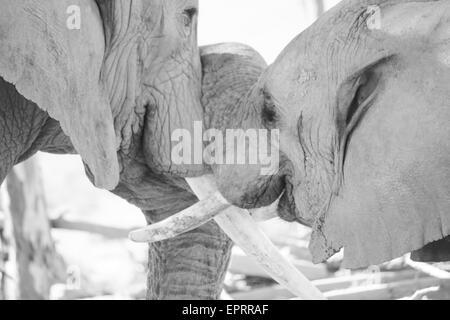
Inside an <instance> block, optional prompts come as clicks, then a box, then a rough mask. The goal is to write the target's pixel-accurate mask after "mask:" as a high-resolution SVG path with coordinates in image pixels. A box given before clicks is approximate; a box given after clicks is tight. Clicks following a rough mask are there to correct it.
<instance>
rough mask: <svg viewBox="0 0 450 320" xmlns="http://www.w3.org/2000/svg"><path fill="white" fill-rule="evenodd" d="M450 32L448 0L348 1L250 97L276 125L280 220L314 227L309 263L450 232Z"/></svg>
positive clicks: (373, 253) (393, 253) (350, 258)
mask: <svg viewBox="0 0 450 320" xmlns="http://www.w3.org/2000/svg"><path fill="white" fill-rule="evenodd" d="M449 30H450V4H449V2H448V1H407V0H388V1H379V0H378V1H377V0H370V1H369V0H366V1H360V0H357V1H356V0H344V1H342V2H341V3H340V4H339V5H338V6H336V7H335V8H333V9H332V10H330V11H329V12H327V13H326V14H324V15H323V16H322V17H321V18H320V19H319V20H318V21H317V22H316V23H315V24H314V25H312V26H311V27H310V28H309V29H307V30H306V31H304V32H303V33H302V34H300V35H299V36H298V37H297V38H295V39H294V40H293V41H292V42H291V43H290V44H289V45H288V46H287V48H286V49H285V50H284V51H283V52H282V53H281V54H280V56H279V57H278V58H277V60H276V61H275V62H274V63H273V64H272V65H271V66H270V67H269V68H268V69H267V71H266V72H265V73H264V74H263V75H262V77H261V78H260V80H259V81H258V84H257V85H256V87H255V88H254V89H253V92H252V95H251V96H249V98H248V99H247V105H251V106H253V107H254V108H256V109H258V110H259V112H260V114H261V119H262V121H263V123H264V125H265V126H266V127H268V128H279V130H280V152H281V154H282V156H283V158H284V159H285V161H283V164H282V166H281V167H280V174H281V175H282V176H283V179H284V181H285V186H286V189H285V193H284V196H283V198H282V201H281V203H280V206H279V208H280V211H281V216H283V217H289V220H297V221H299V222H301V223H304V224H306V225H309V226H311V227H312V228H313V235H312V239H311V243H310V249H311V251H312V253H313V257H314V260H315V261H317V262H318V261H323V260H326V259H327V258H328V257H330V256H331V255H332V254H334V253H335V252H337V251H338V250H340V249H341V248H344V254H345V258H344V265H345V266H347V267H350V268H360V267H365V266H368V265H372V264H379V263H381V262H384V261H387V260H390V259H393V258H396V257H399V256H401V255H403V254H405V253H408V252H411V251H413V250H417V249H420V248H422V247H423V246H425V245H426V244H428V243H430V242H433V241H437V240H440V239H442V238H444V237H446V236H448V235H449V234H450V213H449V209H450V183H449V181H450V139H449V137H450V90H449V89H450V88H449V83H450V82H449V81H450V59H449V57H450V46H449V43H450V42H449V40H450V32H449ZM239 182H240V183H241V184H242V185H244V186H249V185H251V184H252V183H253V182H252V181H251V180H248V181H242V180H240V181H239ZM251 191H252V189H251V188H250V190H249V191H247V193H248V192H250V193H251ZM253 192H254V193H257V191H255V190H253ZM233 199H234V200H235V201H237V202H238V201H239V198H238V197H235V196H233Z"/></svg>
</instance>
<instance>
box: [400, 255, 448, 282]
mask: <svg viewBox="0 0 450 320" xmlns="http://www.w3.org/2000/svg"><path fill="white" fill-rule="evenodd" d="M405 262H406V264H407V265H408V266H409V267H411V268H413V269H415V270H418V271H420V272H423V273H425V274H427V275H429V276H431V277H435V278H437V279H450V272H447V271H445V270H442V269H439V268H437V267H435V266H433V265H431V264H428V263H424V262H416V261H412V260H411V259H410V258H409V257H408V258H406V259H405Z"/></svg>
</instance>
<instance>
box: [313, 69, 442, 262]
mask: <svg viewBox="0 0 450 320" xmlns="http://www.w3.org/2000/svg"><path fill="white" fill-rule="evenodd" d="M408 81H410V80H408V79H407V76H405V77H401V76H399V77H397V78H393V79H392V80H390V81H388V82H389V83H386V86H385V88H384V89H383V91H382V92H381V93H380V95H379V97H378V98H377V101H376V103H375V104H374V105H373V106H372V107H371V109H370V110H369V111H368V113H367V114H366V115H365V117H364V118H363V119H362V122H361V123H360V126H359V127H358V128H357V129H356V130H355V131H354V133H353V135H352V137H351V140H350V142H349V145H348V150H347V156H346V160H345V165H344V184H343V186H342V188H341V190H340V193H339V195H338V196H335V197H334V198H333V199H332V202H331V204H330V209H329V211H328V213H327V214H326V215H325V216H324V217H323V221H322V222H321V223H319V224H318V225H317V226H316V228H315V231H314V234H313V237H312V242H311V249H312V252H313V255H314V258H315V260H316V261H319V260H323V259H326V258H328V256H329V255H330V254H332V253H333V252H335V251H336V250H339V249H340V248H341V247H343V248H344V254H345V258H344V265H345V266H346V267H348V268H362V267H366V266H369V265H374V264H379V263H382V262H384V261H388V260H391V259H393V258H396V257H399V256H401V255H403V254H405V253H408V252H410V251H413V250H417V249H420V248H421V247H423V246H424V245H426V244H427V243H430V242H432V241H436V240H439V239H441V238H443V237H445V236H447V235H449V234H450V210H449V209H450V139H449V138H450V94H449V93H447V92H448V90H446V89H447V88H442V85H440V83H443V82H441V81H431V82H430V83H425V85H423V83H422V84H421V85H420V86H419V85H417V87H413V86H411V84H408ZM446 83H448V82H446ZM386 88H387V89H386Z"/></svg>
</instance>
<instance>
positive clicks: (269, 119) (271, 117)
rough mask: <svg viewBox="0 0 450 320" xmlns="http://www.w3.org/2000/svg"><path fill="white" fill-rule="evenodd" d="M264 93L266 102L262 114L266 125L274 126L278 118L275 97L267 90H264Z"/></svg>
mask: <svg viewBox="0 0 450 320" xmlns="http://www.w3.org/2000/svg"><path fill="white" fill-rule="evenodd" d="M262 94H263V97H264V103H263V108H262V114H261V117H262V121H263V124H264V125H265V126H266V127H274V126H275V124H276V122H277V120H278V116H277V111H276V106H275V102H274V99H273V97H272V95H271V94H270V93H269V92H268V91H267V90H263V91H262Z"/></svg>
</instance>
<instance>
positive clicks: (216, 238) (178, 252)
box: [147, 222, 232, 300]
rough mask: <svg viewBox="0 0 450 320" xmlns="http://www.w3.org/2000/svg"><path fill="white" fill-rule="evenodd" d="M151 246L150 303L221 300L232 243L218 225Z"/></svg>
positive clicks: (205, 225) (206, 226)
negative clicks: (181, 300)
mask: <svg viewBox="0 0 450 320" xmlns="http://www.w3.org/2000/svg"><path fill="white" fill-rule="evenodd" d="M149 246H150V247H149V266H148V267H149V270H148V278H147V279H148V280H147V288H148V289H147V298H148V299H152V300H160V299H165V300H167V299H201V300H208V299H218V298H219V296H220V293H221V291H222V283H223V280H224V276H225V272H226V269H227V267H228V263H229V260H230V254H231V248H232V241H231V240H230V239H229V238H228V237H227V236H226V235H225V234H224V233H223V232H222V230H221V229H220V228H219V227H218V226H217V225H216V223H215V222H209V223H207V224H204V225H203V226H201V227H200V228H197V229H195V230H193V231H190V232H187V233H184V234H181V235H179V236H177V237H175V238H172V239H169V240H165V241H161V242H157V243H151V244H150V245H149Z"/></svg>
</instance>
